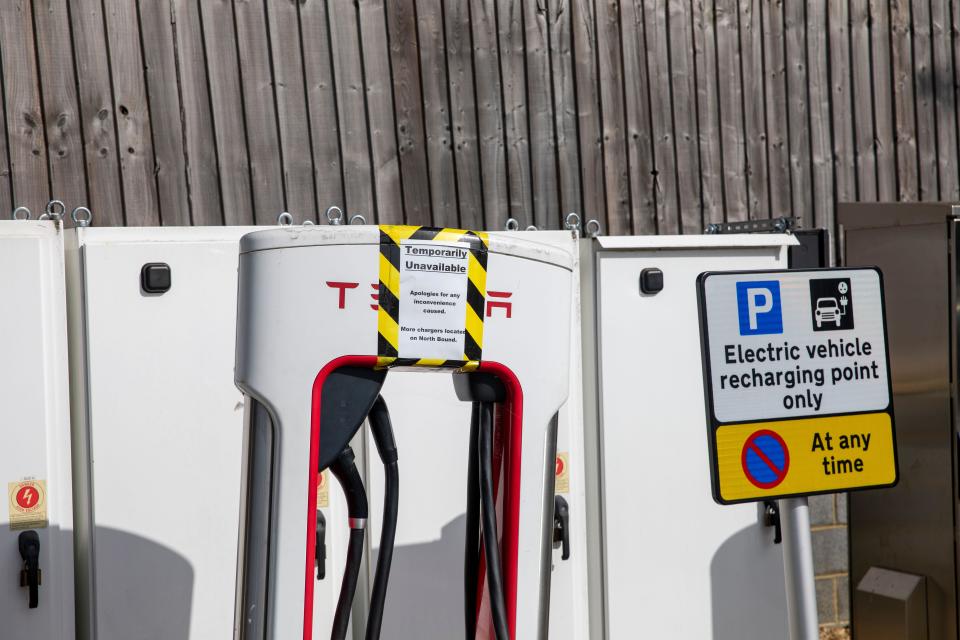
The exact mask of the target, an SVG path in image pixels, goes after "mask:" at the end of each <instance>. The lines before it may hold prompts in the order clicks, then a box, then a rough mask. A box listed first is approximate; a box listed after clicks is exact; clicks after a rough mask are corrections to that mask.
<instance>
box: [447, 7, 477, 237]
mask: <svg viewBox="0 0 960 640" xmlns="http://www.w3.org/2000/svg"><path fill="white" fill-rule="evenodd" d="M470 26H471V25H470V6H469V4H468V3H466V2H451V3H449V4H448V5H447V6H446V13H445V15H444V28H445V34H444V36H445V38H446V43H447V68H448V70H449V78H448V80H449V91H450V118H451V121H452V122H453V154H454V158H455V163H456V167H457V198H458V201H459V210H460V221H459V226H460V228H461V229H482V228H484V220H483V185H482V183H481V178H480V145H479V140H478V139H477V100H476V96H475V95H474V89H473V81H474V75H473V56H472V43H473V36H472V34H471V32H470Z"/></svg>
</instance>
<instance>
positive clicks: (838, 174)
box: [828, 2, 872, 202]
mask: <svg viewBox="0 0 960 640" xmlns="http://www.w3.org/2000/svg"><path fill="white" fill-rule="evenodd" d="M848 7H849V5H848V4H847V3H846V2H833V3H830V5H829V8H830V13H829V16H828V20H829V23H830V24H829V28H828V29H829V32H830V84H831V86H830V93H831V99H830V106H831V108H832V116H833V154H834V176H835V179H836V193H837V201H838V202H854V201H856V199H857V177H856V163H855V161H854V146H853V108H854V105H853V96H852V93H851V91H850V88H851V86H852V83H851V76H852V73H851V72H852V69H851V65H850V28H849V27H850V13H849V10H848ZM858 71H860V72H861V73H864V74H867V76H868V77H869V68H868V69H864V70H858ZM871 129H872V127H871Z"/></svg>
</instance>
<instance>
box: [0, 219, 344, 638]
mask: <svg viewBox="0 0 960 640" xmlns="http://www.w3.org/2000/svg"><path fill="white" fill-rule="evenodd" d="M255 229H256V227H192V228H173V227H165V228H97V227H85V228H77V229H75V230H69V231H67V232H66V251H67V271H68V277H69V284H70V286H69V300H70V314H69V315H70V331H71V349H72V369H71V375H72V382H73V385H72V387H73V422H74V427H75V431H76V433H77V447H76V454H77V455H76V459H77V465H76V474H77V494H78V502H77V512H76V513H77V520H78V526H77V538H78V546H77V550H78V584H79V585H80V588H79V590H78V594H77V597H78V611H79V614H80V615H79V616H78V619H79V620H80V624H79V629H78V637H79V638H82V639H95V638H99V639H100V640H115V639H121V638H145V637H151V638H169V639H171V640H173V639H177V640H185V639H188V638H190V639H193V640H207V639H210V638H230V637H233V636H234V633H235V627H236V620H235V606H234V603H235V600H236V592H237V588H236V562H237V560H236V559H237V552H238V551H237V550H238V542H239V535H240V503H241V485H242V477H241V461H242V455H243V446H244V442H243V434H244V430H243V413H244V412H243V401H244V398H243V395H242V394H241V393H240V392H239V391H238V390H237V388H236V386H235V385H234V384H233V365H234V354H235V348H236V342H235V322H236V296H237V265H238V261H239V253H238V250H239V241H240V237H241V236H243V235H244V234H245V233H248V232H250V231H253V230H255ZM32 275H33V274H32V273H31V276H32ZM33 387H34V388H39V387H38V386H37V385H33ZM64 393H65V391H64ZM64 400H65V399H64ZM0 455H2V454H0ZM339 509H342V500H341V498H340V496H339V495H336V494H332V495H331V497H330V502H329V504H328V505H325V506H324V507H323V508H322V510H323V512H324V513H326V515H327V517H328V518H330V519H331V520H335V519H337V518H338V510H339ZM341 533H342V534H343V535H342V536H340V537H338V536H337V535H336V532H332V534H331V538H330V539H329V540H328V541H327V553H328V556H329V560H328V562H329V565H330V571H329V576H328V580H326V581H324V582H321V583H319V586H318V601H320V600H321V599H322V596H321V593H322V592H323V590H324V589H327V591H328V595H329V597H330V598H332V600H331V601H330V602H318V610H319V611H320V612H321V615H320V616H318V619H320V620H322V617H323V615H329V614H324V613H323V612H329V611H332V610H333V607H334V605H335V603H336V595H337V588H338V587H339V573H338V569H337V567H338V566H340V565H341V564H342V554H343V547H344V546H345V544H346V540H345V532H342V531H341ZM341 538H342V539H341ZM42 553H43V552H42ZM46 571H47V569H46V566H44V583H45V584H46V581H47V574H46ZM334 583H336V584H334ZM0 635H2V634H0ZM35 637H40V636H35ZM43 637H47V636H43ZM51 637H52V636H51Z"/></svg>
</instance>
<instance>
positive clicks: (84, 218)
mask: <svg viewBox="0 0 960 640" xmlns="http://www.w3.org/2000/svg"><path fill="white" fill-rule="evenodd" d="M70 219H71V220H73V224H75V225H76V226H78V227H89V226H90V225H91V224H93V213H92V212H91V211H90V209H88V208H86V207H82V206H81V207H76V208H75V209H74V210H73V211H72V212H70Z"/></svg>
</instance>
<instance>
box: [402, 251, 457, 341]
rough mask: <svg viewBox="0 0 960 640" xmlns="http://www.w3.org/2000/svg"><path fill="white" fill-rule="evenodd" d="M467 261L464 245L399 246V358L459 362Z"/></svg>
mask: <svg viewBox="0 0 960 640" xmlns="http://www.w3.org/2000/svg"><path fill="white" fill-rule="evenodd" d="M469 256H470V250H469V245H467V244H466V243H440V242H433V241H418V240H404V241H403V242H401V243H400V269H399V271H400V338H399V349H398V351H399V354H400V357H401V358H427V359H438V360H461V359H462V358H463V353H464V333H465V319H466V314H467V268H468V262H469Z"/></svg>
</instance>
